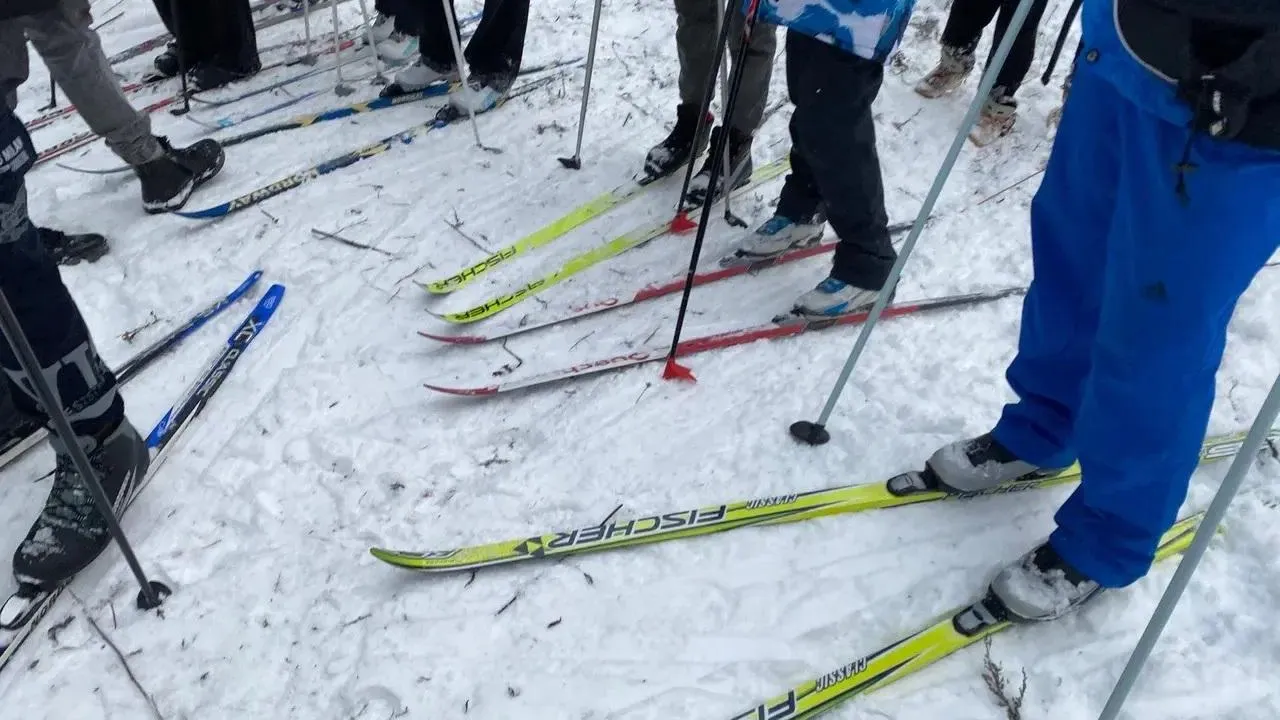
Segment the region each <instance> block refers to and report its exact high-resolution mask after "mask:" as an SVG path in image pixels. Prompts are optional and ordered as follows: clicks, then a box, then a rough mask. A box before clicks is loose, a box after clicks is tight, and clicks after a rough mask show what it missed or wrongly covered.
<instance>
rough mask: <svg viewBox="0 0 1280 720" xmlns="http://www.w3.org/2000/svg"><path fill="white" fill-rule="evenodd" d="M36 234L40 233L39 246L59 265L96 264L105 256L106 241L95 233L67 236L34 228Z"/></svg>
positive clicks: (49, 229) (52, 230) (55, 231)
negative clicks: (82, 262)
mask: <svg viewBox="0 0 1280 720" xmlns="http://www.w3.org/2000/svg"><path fill="white" fill-rule="evenodd" d="M36 232H38V233H40V244H41V245H44V248H45V250H48V251H49V254H50V255H51V256H53V260H54V262H56V263H58V264H59V265H76V264H78V263H79V262H80V261H82V260H83V261H86V262H97V261H98V260H99V259H100V258H102V256H103V255H106V254H107V250H108V247H107V239H106V238H105V237H103V236H101V235H99V234H97V233H83V234H79V235H68V234H67V233H64V232H62V231H60V230H54V229H52V228H36Z"/></svg>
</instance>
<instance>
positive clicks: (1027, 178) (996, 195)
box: [978, 168, 1044, 205]
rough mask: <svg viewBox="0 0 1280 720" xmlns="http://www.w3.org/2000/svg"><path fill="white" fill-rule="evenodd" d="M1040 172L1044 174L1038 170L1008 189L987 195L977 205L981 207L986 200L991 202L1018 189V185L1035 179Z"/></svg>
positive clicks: (1041, 170)
mask: <svg viewBox="0 0 1280 720" xmlns="http://www.w3.org/2000/svg"><path fill="white" fill-rule="evenodd" d="M1042 172H1044V168H1040V169H1039V170H1037V171H1035V172H1033V173H1031V174H1030V175H1028V176H1026V177H1024V178H1022V179H1021V180H1019V181H1018V182H1016V183H1014V184H1012V185H1010V186H1008V187H1006V188H1004V189H1003V190H1000V191H998V192H996V193H995V194H992V195H988V196H987V197H985V198H983V199H982V202H979V203H978V205H983V204H985V203H986V202H987V201H988V200H992V199H994V198H997V197H1000V196H1001V195H1003V194H1005V193H1007V192H1009V191H1010V190H1012V189H1014V188H1016V187H1018V186H1019V185H1021V184H1022V183H1024V182H1026V181H1028V180H1030V179H1031V178H1033V177H1035V176H1037V175H1039V174H1040V173H1042Z"/></svg>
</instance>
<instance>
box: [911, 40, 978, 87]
mask: <svg viewBox="0 0 1280 720" xmlns="http://www.w3.org/2000/svg"><path fill="white" fill-rule="evenodd" d="M977 49H978V44H977V43H973V44H972V45H966V46H964V47H952V46H950V45H943V46H942V53H941V58H940V59H939V60H938V65H937V67H935V68H934V69H932V70H930V71H929V74H928V75H925V76H924V77H923V78H921V79H920V82H918V83H916V92H917V93H919V94H921V95H923V96H924V97H927V98H929V99H933V98H938V97H942V96H943V95H945V94H947V93H949V92H952V91H953V90H955V89H956V88H958V87H960V86H961V85H962V84H964V81H965V78H967V77H969V73H971V72H973V65H974V58H973V53H974V51H975V50H977Z"/></svg>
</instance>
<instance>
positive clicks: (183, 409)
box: [0, 285, 284, 670]
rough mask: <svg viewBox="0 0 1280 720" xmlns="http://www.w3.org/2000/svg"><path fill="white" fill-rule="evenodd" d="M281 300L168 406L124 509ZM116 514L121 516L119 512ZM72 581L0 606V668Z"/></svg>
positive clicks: (279, 288) (267, 299)
mask: <svg viewBox="0 0 1280 720" xmlns="http://www.w3.org/2000/svg"><path fill="white" fill-rule="evenodd" d="M283 297H284V286H283V285H272V286H271V287H270V288H268V289H267V291H266V292H265V293H264V294H263V296H262V298H261V299H260V300H259V301H258V305H257V307H255V308H254V309H253V311H252V312H250V313H249V316H248V317H246V318H245V320H244V322H243V323H241V324H240V326H239V327H238V328H237V329H236V331H235V332H234V333H232V334H231V336H230V337H229V338H228V339H227V343H226V348H225V349H223V350H222V352H220V353H219V354H218V356H217V357H216V358H215V359H214V361H213V362H212V363H211V364H210V365H209V366H208V368H207V369H206V370H205V372H204V373H202V374H201V376H200V377H199V378H197V379H196V382H195V383H193V384H192V386H191V388H190V389H189V390H188V391H187V392H186V393H184V394H183V395H182V397H181V399H180V400H179V401H178V402H177V403H176V404H174V405H173V407H171V408H170V409H169V410H168V412H166V413H165V414H164V417H162V418H161V419H160V422H159V423H158V424H157V425H156V427H155V428H154V429H153V430H152V431H151V433H150V434H149V435H148V436H147V441H146V442H147V449H148V452H150V453H151V456H152V460H151V466H150V468H149V469H148V471H147V476H146V477H145V478H143V480H142V482H140V483H138V486H137V487H136V488H135V489H134V490H133V494H132V495H131V496H130V497H129V498H128V500H127V501H126V503H125V506H124V510H128V508H129V506H130V505H132V504H133V502H134V501H135V500H136V499H137V498H138V495H139V494H141V492H142V490H143V489H144V488H146V486H147V485H148V484H150V482H151V481H152V480H153V479H155V475H156V472H157V471H158V469H159V468H160V467H161V466H162V465H163V463H164V461H165V460H166V459H167V457H168V454H169V453H168V451H169V450H171V449H172V448H173V446H174V442H175V441H176V440H177V439H178V438H179V437H180V436H181V435H182V433H183V432H184V431H185V430H186V429H187V428H189V427H190V426H191V423H192V422H193V421H194V420H195V419H196V418H197V417H199V415H200V414H201V412H202V411H203V410H204V409H205V407H207V406H208V404H209V401H210V400H211V399H212V398H213V396H214V393H215V392H217V390H218V388H220V387H222V384H223V383H224V382H225V381H226V379H227V377H228V375H229V374H230V373H231V371H232V369H234V368H235V366H236V364H237V362H238V361H239V360H240V358H241V357H242V356H243V355H244V353H245V351H246V350H247V349H248V348H249V345H250V344H251V343H252V342H253V341H254V339H255V338H257V337H258V335H259V334H260V333H261V332H262V330H263V328H264V327H266V325H267V322H268V321H270V320H271V317H272V315H274V314H275V311H276V308H277V307H279V305H280V301H281V299H282V298H283ZM124 510H122V511H121V513H120V514H121V515H123V514H124ZM74 579H75V578H74V577H72V578H70V579H68V580H66V581H64V582H63V583H62V584H60V585H58V586H57V587H55V588H52V589H50V590H43V589H40V588H35V587H32V586H21V587H19V590H18V592H16V593H14V594H13V595H11V596H9V599H8V600H6V601H5V602H4V604H3V605H0V670H2V669H3V668H4V667H5V666H6V665H7V664H8V662H9V661H10V660H11V659H13V656H14V655H15V654H16V653H17V651H18V649H19V648H21V647H22V645H23V643H24V642H25V641H26V640H27V639H28V638H29V637H30V636H31V633H32V632H34V631H35V628H36V625H37V624H39V622H40V620H41V619H42V618H44V616H45V615H46V614H48V612H49V610H50V609H52V607H53V604H54V602H56V601H57V599H58V597H59V596H60V595H61V594H62V591H63V590H64V589H66V588H67V586H68V585H69V584H70V583H71V582H73V581H74Z"/></svg>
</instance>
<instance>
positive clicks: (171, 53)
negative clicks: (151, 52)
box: [154, 42, 182, 78]
mask: <svg viewBox="0 0 1280 720" xmlns="http://www.w3.org/2000/svg"><path fill="white" fill-rule="evenodd" d="M154 64H155V68H156V72H158V73H160V77H167V78H171V77H177V76H178V73H180V72H182V63H181V62H180V61H179V60H178V45H177V43H172V42H171V43H169V44H168V45H166V46H165V48H164V52H162V53H160V54H159V55H157V56H156V59H155V61H154Z"/></svg>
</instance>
